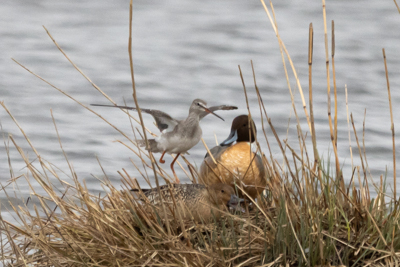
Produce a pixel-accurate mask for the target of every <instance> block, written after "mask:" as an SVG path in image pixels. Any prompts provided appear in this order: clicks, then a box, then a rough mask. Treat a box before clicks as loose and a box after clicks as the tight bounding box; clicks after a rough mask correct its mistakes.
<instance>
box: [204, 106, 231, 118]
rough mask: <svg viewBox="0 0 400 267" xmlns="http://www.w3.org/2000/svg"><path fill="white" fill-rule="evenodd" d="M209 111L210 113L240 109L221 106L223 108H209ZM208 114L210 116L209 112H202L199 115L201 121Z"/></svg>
mask: <svg viewBox="0 0 400 267" xmlns="http://www.w3.org/2000/svg"><path fill="white" fill-rule="evenodd" d="M208 109H209V110H210V111H212V112H214V111H217V110H233V109H238V108H237V107H235V106H228V105H221V106H213V107H209V108H208ZM208 114H210V113H208V112H207V111H203V112H201V113H200V115H199V119H200V120H201V119H202V118H204V117H205V116H207V115H208Z"/></svg>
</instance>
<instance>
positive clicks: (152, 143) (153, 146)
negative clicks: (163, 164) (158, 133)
mask: <svg viewBox="0 0 400 267" xmlns="http://www.w3.org/2000/svg"><path fill="white" fill-rule="evenodd" d="M147 141H149V147H150V149H147V148H146V150H149V151H151V152H153V153H157V152H158V153H161V152H162V151H161V150H160V149H159V148H158V146H157V142H156V140H155V139H148V140H147ZM136 142H137V144H138V145H139V146H141V147H145V146H146V140H137V141H136Z"/></svg>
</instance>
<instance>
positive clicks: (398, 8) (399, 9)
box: [393, 0, 400, 14]
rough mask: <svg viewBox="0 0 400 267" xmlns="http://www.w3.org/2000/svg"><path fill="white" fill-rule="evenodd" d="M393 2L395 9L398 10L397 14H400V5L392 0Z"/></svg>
mask: <svg viewBox="0 0 400 267" xmlns="http://www.w3.org/2000/svg"><path fill="white" fill-rule="evenodd" d="M393 2H394V4H395V5H396V7H397V11H399V14H400V7H399V5H398V4H397V2H396V0H393Z"/></svg>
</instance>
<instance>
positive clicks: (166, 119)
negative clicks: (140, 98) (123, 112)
mask: <svg viewBox="0 0 400 267" xmlns="http://www.w3.org/2000/svg"><path fill="white" fill-rule="evenodd" d="M90 105H91V106H98V107H114V108H122V109H130V110H136V108H134V107H127V106H117V105H101V104H90ZM140 110H141V111H142V112H144V113H147V114H150V115H151V116H153V118H154V120H155V121H156V125H157V128H158V129H159V130H160V132H162V131H164V130H167V132H170V131H172V130H174V128H175V126H176V125H177V124H178V123H179V121H178V120H175V119H174V118H172V117H171V116H170V115H168V114H167V113H165V112H162V111H161V110H156V109H147V108H141V109H140Z"/></svg>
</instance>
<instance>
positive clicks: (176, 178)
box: [171, 153, 181, 184]
mask: <svg viewBox="0 0 400 267" xmlns="http://www.w3.org/2000/svg"><path fill="white" fill-rule="evenodd" d="M180 154H181V153H178V154H176V157H175V158H174V160H173V161H172V163H171V170H172V173H173V174H174V176H175V183H177V184H180V183H181V181H179V178H178V176H176V173H175V170H174V163H175V161H176V160H177V159H178V157H179V155H180Z"/></svg>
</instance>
